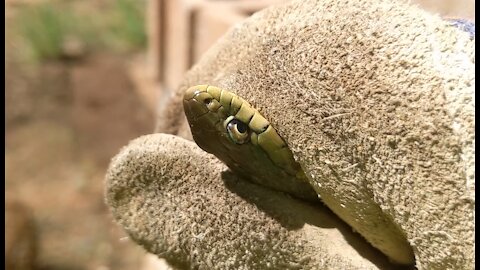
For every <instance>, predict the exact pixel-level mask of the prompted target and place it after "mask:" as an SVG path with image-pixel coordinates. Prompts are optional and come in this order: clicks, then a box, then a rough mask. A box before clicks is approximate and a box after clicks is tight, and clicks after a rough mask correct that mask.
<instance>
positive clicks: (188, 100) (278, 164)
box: [183, 85, 318, 201]
mask: <svg viewBox="0 0 480 270" xmlns="http://www.w3.org/2000/svg"><path fill="white" fill-rule="evenodd" d="M183 107H184V111H185V115H186V116H187V120H188V123H189V125H190V129H191V131H192V136H193V139H194V141H195V142H196V143H197V145H198V146H199V147H200V148H202V149H203V150H205V151H206V152H208V153H211V154H213V155H215V156H216V157H217V158H219V159H220V160H222V161H223V162H224V163H225V164H226V165H227V166H228V167H229V168H230V169H231V170H232V171H234V172H236V173H239V174H240V175H242V176H244V177H247V178H249V179H251V180H252V181H253V182H255V183H257V184H260V185H264V186H267V187H270V188H273V189H276V190H279V191H283V192H287V193H289V194H292V195H294V196H296V197H299V198H302V199H307V200H310V201H315V200H318V195H317V194H316V192H315V191H314V190H313V188H312V187H311V186H310V184H309V183H308V181H307V179H306V177H305V174H304V172H303V170H302V169H301V167H300V164H298V163H297V162H296V161H295V159H294V158H293V154H292V152H291V151H290V149H289V148H288V145H287V144H286V143H285V141H284V140H283V139H282V138H281V137H280V135H279V134H278V133H277V131H276V130H275V128H274V127H273V126H272V125H271V124H270V122H269V121H268V120H267V119H265V118H264V117H263V116H262V115H261V114H260V112H259V111H257V110H256V109H255V108H253V107H252V105H250V103H248V102H247V101H246V100H244V99H243V98H241V97H239V96H237V95H236V94H234V93H232V92H230V91H228V90H225V89H221V88H218V87H215V86H210V85H197V86H193V87H190V88H189V89H188V90H187V91H186V92H185V93H184V97H183Z"/></svg>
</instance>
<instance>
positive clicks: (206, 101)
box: [203, 98, 212, 105]
mask: <svg viewBox="0 0 480 270" xmlns="http://www.w3.org/2000/svg"><path fill="white" fill-rule="evenodd" d="M210 102H212V99H211V98H206V99H204V100H203V103H205V105H208V104H210Z"/></svg>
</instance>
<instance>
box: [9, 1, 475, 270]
mask: <svg viewBox="0 0 480 270" xmlns="http://www.w3.org/2000/svg"><path fill="white" fill-rule="evenodd" d="M287 1H288V0H243V1H242V0H237V1H234V0H230V1H228V0H216V1H215V0H148V1H147V0H114V1H107V0H5V8H6V9H5V10H6V11H5V23H6V26H5V31H6V34H5V37H6V41H5V56H6V59H5V79H6V82H5V86H6V89H5V100H6V103H5V104H6V108H5V113H6V116H5V125H6V132H5V147H6V150H5V167H6V173H5V176H6V180H5V195H6V199H5V217H6V222H5V226H6V228H5V236H6V240H5V249H6V250H5V255H6V260H7V262H6V268H7V269H67V270H69V269H71V270H76V269H96V270H108V269H145V270H146V269H168V267H167V266H166V265H165V264H164V263H163V262H161V261H158V260H156V259H154V258H153V257H151V256H147V255H146V253H145V252H144V251H143V250H142V249H141V248H140V247H138V246H136V245H135V244H133V243H132V242H131V241H130V240H129V239H128V237H127V236H126V235H125V233H124V232H123V231H122V230H121V228H120V227H119V226H118V225H116V224H115V223H114V222H113V219H112V217H111V215H110V213H109V211H108V209H107V207H106V205H105V202H104V197H103V192H104V174H105V171H106V168H107V166H108V163H109V160H110V158H111V157H113V156H114V155H115V154H116V153H118V151H119V149H120V148H121V147H122V146H124V145H126V144H127V143H128V141H129V140H131V139H134V138H136V137H138V136H141V135H143V134H148V133H152V132H154V131H155V126H156V124H157V123H156V121H155V119H156V115H157V113H158V112H159V111H160V110H161V108H162V107H163V105H164V104H165V103H166V101H167V100H168V99H167V98H168V96H169V95H170V94H171V93H172V92H173V91H174V89H175V88H176V86H177V85H178V84H179V82H180V80H181V79H182V77H183V75H184V73H185V72H186V71H187V70H188V69H189V68H190V67H191V65H193V64H194V63H195V62H196V61H197V60H198V59H199V58H200V57H201V55H202V54H203V53H204V52H205V51H206V50H207V49H208V48H209V47H210V46H211V45H212V44H213V43H214V42H215V41H216V40H217V39H218V38H219V37H220V36H221V35H222V34H223V33H225V31H227V30H228V29H229V28H230V27H231V26H233V25H234V24H236V23H238V22H240V21H242V20H243V19H245V18H246V17H248V16H250V15H251V14H253V13H254V12H256V11H258V10H260V9H262V8H264V7H267V6H269V5H272V4H276V3H281V2H287ZM411 2H412V3H414V4H418V5H419V6H421V7H422V8H424V9H427V10H429V11H431V12H434V13H438V14H440V15H442V16H445V17H454V18H467V19H470V20H472V21H474V20H475V13H474V5H475V2H474V0H458V1H454V0H423V1H422V0H417V1H411Z"/></svg>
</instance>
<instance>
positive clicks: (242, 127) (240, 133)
mask: <svg viewBox="0 0 480 270" xmlns="http://www.w3.org/2000/svg"><path fill="white" fill-rule="evenodd" d="M226 128H227V132H228V136H230V139H232V141H233V142H234V143H236V144H244V143H246V142H247V141H248V138H250V136H249V129H248V126H247V125H246V124H245V123H243V122H242V121H240V120H238V119H235V118H233V119H231V120H230V121H229V122H228V124H227V126H226Z"/></svg>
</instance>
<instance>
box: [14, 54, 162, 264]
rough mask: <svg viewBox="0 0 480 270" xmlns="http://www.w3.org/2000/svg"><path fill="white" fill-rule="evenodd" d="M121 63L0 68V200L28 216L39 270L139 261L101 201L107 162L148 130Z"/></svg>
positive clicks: (109, 57) (113, 58) (90, 60)
mask: <svg viewBox="0 0 480 270" xmlns="http://www.w3.org/2000/svg"><path fill="white" fill-rule="evenodd" d="M128 59H130V58H129V56H128V55H127V56H119V55H113V54H109V53H98V54H95V55H90V56H88V57H86V58H84V59H82V60H79V61H76V62H51V63H45V64H42V65H41V66H39V67H36V68H31V67H22V66H21V65H17V64H15V63H6V67H7V71H6V92H5V98H6V134H5V138H6V142H5V146H6V150H5V166H6V182H5V188H6V195H7V196H9V197H14V198H15V199H17V200H19V201H21V202H23V203H24V204H25V205H26V206H28V207H30V208H31V209H32V211H33V215H34V219H35V224H36V227H37V230H38V239H39V245H38V250H39V251H38V259H37V265H38V269H72V270H73V269H98V270H100V269H101V270H106V269H139V265H140V264H141V260H142V258H143V256H144V254H145V252H144V251H143V250H142V249H141V248H140V247H138V246H136V245H134V244H133V243H132V242H130V240H129V239H128V237H126V235H125V233H124V232H123V231H122V230H121V228H120V227H119V226H117V225H116V224H115V223H114V222H113V219H112V217H111V215H110V213H109V211H108V208H107V207H106V204H105V202H104V197H103V192H104V174H105V171H106V168H107V165H108V162H109V159H110V158H111V157H113V156H114V155H115V154H116V153H117V152H118V151H119V149H120V147H122V146H123V145H125V144H127V143H128V141H129V140H131V139H134V138H136V137H138V136H140V135H142V134H148V133H151V132H152V130H153V128H154V117H153V114H152V112H150V111H148V110H147V109H146V106H145V105H144V104H142V103H141V101H140V100H139V98H138V97H137V96H136V94H135V92H134V90H133V86H132V83H131V81H130V80H129V76H128V74H127V68H126V64H127V61H128ZM6 233H8V232H6Z"/></svg>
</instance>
